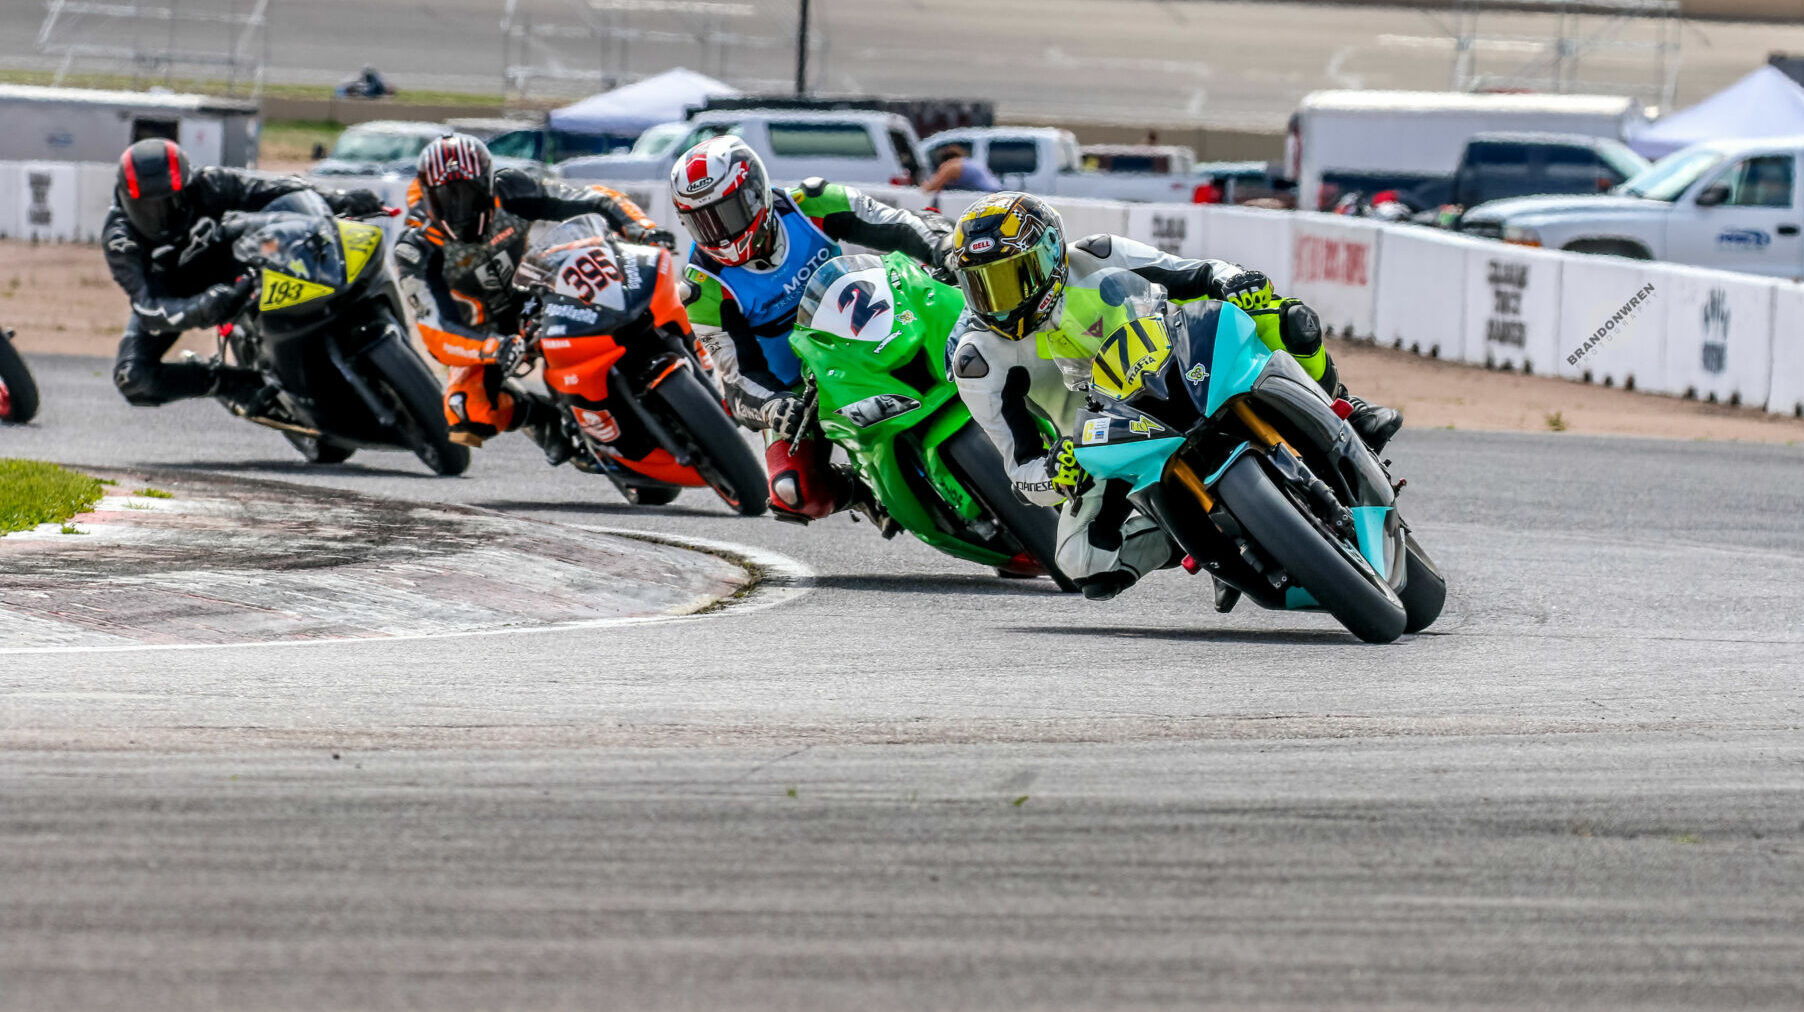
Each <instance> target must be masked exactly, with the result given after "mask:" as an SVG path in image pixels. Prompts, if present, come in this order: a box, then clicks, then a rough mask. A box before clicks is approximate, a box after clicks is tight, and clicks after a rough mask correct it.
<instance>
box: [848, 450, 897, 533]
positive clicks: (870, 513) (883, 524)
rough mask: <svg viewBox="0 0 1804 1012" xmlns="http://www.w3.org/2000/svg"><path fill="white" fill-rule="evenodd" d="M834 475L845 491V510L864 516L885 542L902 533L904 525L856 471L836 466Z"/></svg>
mask: <svg viewBox="0 0 1804 1012" xmlns="http://www.w3.org/2000/svg"><path fill="white" fill-rule="evenodd" d="M833 474H834V477H835V478H837V479H838V483H839V485H840V487H841V488H843V489H844V490H845V493H844V495H843V497H842V499H843V501H844V502H845V504H846V505H845V508H848V509H851V510H853V511H854V512H856V513H862V514H864V518H865V519H866V520H869V521H870V522H871V526H872V527H875V528H877V533H879V534H881V535H883V539H884V540H885V541H888V540H889V539H890V538H893V537H895V536H896V535H898V534H900V533H902V525H901V524H899V523H897V522H896V518H895V517H892V516H890V515H889V511H888V510H886V509H884V508H883V504H882V503H880V502H878V501H877V494H876V493H875V492H873V491H871V487H870V486H869V485H866V484H865V483H864V482H863V481H862V480H861V479H860V478H859V477H858V473H857V472H856V471H853V470H852V469H851V468H850V467H847V466H845V465H843V464H835V465H833ZM854 519H856V518H854Z"/></svg>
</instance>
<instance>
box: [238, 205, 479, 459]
mask: <svg viewBox="0 0 1804 1012" xmlns="http://www.w3.org/2000/svg"><path fill="white" fill-rule="evenodd" d="M220 228H221V234H222V237H223V238H224V239H225V240H227V241H230V242H232V244H233V245H232V255H233V257H234V258H235V259H236V260H237V261H238V262H239V263H240V264H242V265H244V266H245V267H247V268H249V269H251V270H255V271H257V272H258V281H259V294H258V296H257V298H256V299H255V300H254V301H253V302H251V303H249V304H247V306H246V307H245V309H244V310H243V311H241V312H240V313H239V314H238V316H237V317H236V318H235V319H234V320H233V321H232V322H231V323H229V324H226V325H225V326H222V327H220V328H219V354H218V357H217V360H218V361H224V360H226V358H227V356H228V355H229V356H230V360H231V361H232V362H234V363H236V364H237V365H240V366H249V367H252V368H255V369H257V370H258V371H259V372H261V373H262V374H263V378H264V381H265V382H266V383H267V384H269V385H268V387H267V388H266V389H265V392H264V394H263V396H261V397H260V398H259V399H258V401H257V402H256V403H254V404H253V405H252V406H251V409H250V411H249V412H248V413H247V414H246V415H245V417H246V419H247V420H249V421H252V422H256V423H257V424H259V425H266V426H269V427H270V428H273V429H278V430H280V431H281V433H282V435H284V436H286V437H287V438H288V441H289V442H290V443H292V444H293V445H294V447H295V449H297V450H299V451H300V452H301V455H302V456H303V457H305V458H307V460H309V461H311V462H313V463H316V464H335V463H338V462H339V461H342V460H345V459H347V458H349V457H350V456H351V454H353V453H355V452H356V451H357V450H358V449H361V448H365V447H381V448H391V449H403V450H410V451H412V452H413V454H414V455H415V456H416V457H418V458H419V459H420V462H421V463H423V464H425V465H426V466H427V467H429V468H431V469H432V470H433V471H434V472H436V473H438V474H442V475H453V474H462V473H463V471H464V469H465V468H467V467H469V466H470V451H469V450H468V449H467V448H466V447H462V446H459V445H457V444H456V443H453V442H451V439H450V434H449V432H448V431H447V429H446V424H445V413H444V408H443V406H442V401H441V395H440V393H439V384H438V380H437V378H436V377H434V375H433V373H432V370H431V369H430V368H428V367H427V365H426V362H425V360H424V359H422V358H421V357H420V355H419V354H418V353H417V352H415V351H414V349H413V346H412V345H411V344H410V343H409V341H408V330H407V325H406V322H405V321H406V319H407V315H406V312H405V310H404V309H403V308H402V305H401V296H400V292H399V291H398V290H397V288H396V287H395V282H394V278H393V276H392V275H391V274H390V272H389V269H388V267H387V265H386V262H385V257H384V249H383V243H384V241H385V240H384V238H383V234H382V229H380V228H378V227H377V226H375V225H369V224H364V223H361V222H355V221H345V220H342V219H338V218H334V217H333V216H332V210H331V208H329V207H327V206H326V202H325V200H324V199H323V198H321V197H320V196H319V195H318V194H317V193H313V192H311V191H302V192H298V193H290V194H286V195H284V196H282V197H279V198H277V199H276V200H275V201H273V202H271V203H270V204H269V205H268V206H267V207H265V208H264V209H263V210H261V211H256V212H249V213H244V212H230V213H227V214H226V215H225V216H224V217H223V218H222V219H221V222H220ZM222 402H223V403H227V406H228V407H230V406H231V405H230V403H229V402H224V401H223V399H222Z"/></svg>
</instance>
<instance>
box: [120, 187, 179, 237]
mask: <svg viewBox="0 0 1804 1012" xmlns="http://www.w3.org/2000/svg"><path fill="white" fill-rule="evenodd" d="M120 203H121V204H123V205H124V210H125V217H126V218H127V220H129V221H130V222H131V223H132V227H133V228H135V229H137V230H138V234H139V235H142V236H144V237H145V238H148V239H158V240H162V239H172V238H174V237H175V235H176V234H177V233H179V232H180V231H181V230H182V229H183V228H185V227H187V224H188V221H187V217H188V209H187V207H186V205H185V203H184V201H183V200H182V197H181V195H180V194H176V193H171V194H169V195H167V196H163V197H127V198H125V199H124V200H121V201H120Z"/></svg>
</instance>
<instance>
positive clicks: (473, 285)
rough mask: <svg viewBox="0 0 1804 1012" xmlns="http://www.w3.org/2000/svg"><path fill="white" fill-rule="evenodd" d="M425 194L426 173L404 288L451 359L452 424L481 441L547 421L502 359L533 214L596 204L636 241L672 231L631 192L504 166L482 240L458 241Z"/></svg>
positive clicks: (571, 213) (574, 211)
mask: <svg viewBox="0 0 1804 1012" xmlns="http://www.w3.org/2000/svg"><path fill="white" fill-rule="evenodd" d="M418 197H419V184H418V180H416V181H415V183H414V185H413V186H412V187H410V188H409V190H408V198H409V204H410V207H409V214H408V224H409V225H410V226H411V227H410V228H409V229H408V230H407V232H406V233H405V234H404V235H402V236H401V238H400V240H399V241H397V242H396V243H395V266H396V268H397V269H398V274H399V282H400V286H401V291H402V293H403V294H405V295H406V296H407V299H408V302H409V303H410V304H411V305H412V306H413V314H414V321H415V323H416V324H417V325H418V326H419V330H420V340H421V341H422V342H423V343H424V344H425V345H426V350H427V351H429V352H431V353H432V357H433V358H436V359H438V360H439V361H440V362H443V363H444V364H445V365H447V366H450V367H451V374H450V377H449V378H448V379H447V381H446V385H445V421H446V423H447V424H448V425H449V426H450V427H451V431H452V433H453V434H454V435H460V436H461V437H462V438H461V439H460V441H462V442H466V443H468V444H471V445H477V446H480V445H481V443H482V440H484V439H486V438H488V437H490V436H493V435H495V434H496V433H498V432H503V431H507V430H510V429H517V428H519V427H520V426H522V425H525V424H528V423H535V422H538V421H540V420H542V419H540V418H538V417H537V414H538V409H539V408H540V407H542V406H541V405H540V402H538V401H536V400H534V399H533V398H531V397H529V396H527V395H526V394H525V393H524V392H523V391H520V390H518V389H510V384H507V382H506V380H507V377H506V376H504V375H502V371H501V368H500V367H499V366H497V365H496V364H495V353H496V350H497V348H498V347H499V345H500V341H501V338H503V337H506V336H508V335H511V334H515V333H518V332H519V329H520V307H521V305H522V304H523V302H524V301H525V300H524V299H523V298H522V296H521V295H520V293H519V292H516V291H515V290H514V288H513V284H512V282H513V277H514V269H515V268H517V267H519V266H520V259H521V257H522V256H524V255H525V253H526V245H527V233H528V232H530V231H531V229H532V224H533V222H535V221H562V220H564V219H565V218H572V217H575V216H577V215H579V214H590V213H594V214H599V215H601V216H602V217H604V218H606V219H607V220H608V222H609V224H611V225H613V226H614V228H615V229H616V230H618V231H619V232H620V234H621V235H622V236H623V237H625V238H626V239H627V240H628V241H631V242H668V241H669V238H670V236H669V233H668V232H665V231H663V230H662V229H660V228H659V227H658V226H657V224H656V223H655V222H653V221H652V220H651V219H650V218H649V217H647V216H646V214H645V212H644V211H642V210H640V209H639V206H638V205H637V204H635V203H633V202H632V201H631V200H629V199H628V198H627V197H626V195H624V194H622V193H619V192H617V191H614V190H610V189H607V188H606V187H601V186H592V187H586V188H579V187H576V186H572V185H570V184H568V183H563V182H559V181H557V180H545V181H540V180H536V179H534V178H532V177H531V176H528V175H527V174H526V173H524V172H521V171H519V170H518V169H500V170H498V171H497V172H496V173H495V213H494V215H492V216H491V218H490V221H489V225H488V228H487V229H485V230H484V232H483V234H482V235H481V236H480V237H479V238H478V239H476V240H475V241H473V242H458V241H456V240H453V239H451V238H449V237H448V236H446V235H445V233H444V232H443V231H441V230H440V229H439V228H438V227H436V226H434V225H432V224H431V223H429V222H428V221H427V220H426V215H425V212H424V210H423V208H422V207H421V206H420V201H419V199H418ZM517 408H518V409H519V410H516V409H517Z"/></svg>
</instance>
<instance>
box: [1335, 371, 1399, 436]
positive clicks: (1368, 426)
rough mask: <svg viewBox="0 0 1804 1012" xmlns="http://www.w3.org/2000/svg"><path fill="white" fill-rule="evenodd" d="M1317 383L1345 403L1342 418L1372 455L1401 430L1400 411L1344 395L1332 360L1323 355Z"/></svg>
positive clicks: (1338, 374)
mask: <svg viewBox="0 0 1804 1012" xmlns="http://www.w3.org/2000/svg"><path fill="white" fill-rule="evenodd" d="M1319 382H1320V383H1321V385H1322V390H1323V391H1325V392H1326V393H1327V394H1328V396H1329V397H1332V398H1334V399H1336V400H1342V401H1346V402H1347V403H1348V404H1349V405H1351V406H1352V408H1353V410H1352V411H1351V412H1350V413H1349V414H1348V415H1347V416H1346V417H1347V424H1348V425H1351V426H1353V431H1354V432H1357V433H1359V438H1360V440H1361V441H1363V442H1364V443H1365V444H1366V446H1367V447H1368V448H1370V449H1371V451H1372V452H1373V453H1377V452H1378V451H1379V450H1382V449H1384V444H1386V443H1388V442H1390V441H1391V437H1392V436H1395V435H1396V434H1397V430H1398V429H1401V428H1403V412H1401V411H1398V410H1397V409H1396V408H1387V407H1384V406H1383V405H1379V404H1373V403H1371V402H1369V401H1367V400H1365V399H1364V398H1360V397H1355V396H1353V395H1352V394H1350V393H1348V392H1347V385H1346V384H1345V383H1342V382H1341V381H1340V370H1339V369H1337V368H1335V365H1334V359H1332V358H1329V357H1328V356H1327V355H1325V354H1324V355H1323V366H1322V378H1321V380H1319Z"/></svg>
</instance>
